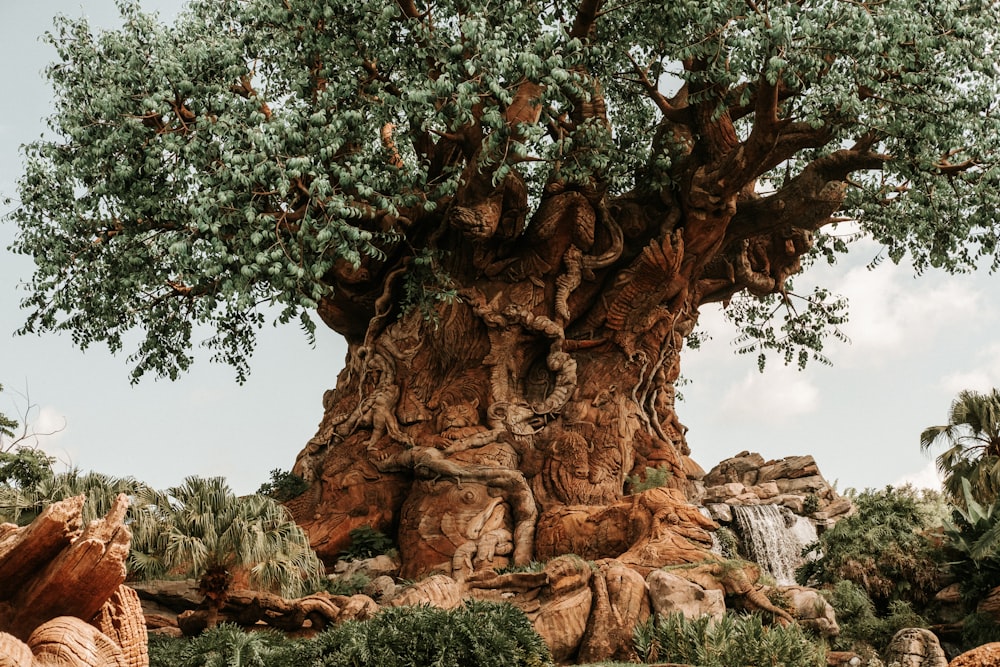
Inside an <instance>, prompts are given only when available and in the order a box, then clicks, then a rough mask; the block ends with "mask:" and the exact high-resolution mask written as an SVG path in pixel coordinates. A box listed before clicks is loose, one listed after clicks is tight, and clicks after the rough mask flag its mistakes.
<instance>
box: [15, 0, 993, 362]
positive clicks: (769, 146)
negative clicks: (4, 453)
mask: <svg viewBox="0 0 1000 667" xmlns="http://www.w3.org/2000/svg"><path fill="white" fill-rule="evenodd" d="M418 5H419V7H418ZM602 5H603V3H601V2H600V1H595V2H584V3H580V4H579V6H578V5H577V4H575V3H561V2H558V3H539V2H537V0H512V1H510V2H503V3H483V2H474V3H472V4H469V3H467V2H464V1H463V2H455V1H453V0H441V1H440V2H435V3H433V11H430V9H431V8H430V6H428V7H427V8H426V10H424V9H422V8H423V7H424V4H423V3H412V2H401V3H388V4H387V3H385V2H381V1H380V0H358V2H354V3H346V2H341V3H329V2H320V1H319V0H307V1H304V2H296V3H277V2H272V1H271V0H194V1H193V2H191V3H190V5H189V7H188V9H187V10H186V11H185V12H183V13H182V14H181V16H180V17H179V18H178V20H177V22H176V23H175V24H174V25H171V26H164V25H161V24H159V23H158V22H157V20H156V19H155V18H154V17H153V16H151V15H147V14H144V13H142V12H141V11H140V10H139V8H138V4H137V3H136V2H134V1H130V0H119V7H120V10H121V14H122V18H123V20H122V24H123V25H122V28H120V29H119V30H115V31H109V32H103V33H98V34H95V33H94V32H93V31H92V30H91V29H90V27H89V25H88V24H87V22H86V20H85V19H70V18H60V19H58V20H57V22H56V25H55V28H54V30H53V32H52V33H51V34H50V35H49V36H48V39H49V41H50V42H51V43H52V44H53V45H54V46H55V47H56V49H57V52H58V61H57V62H56V63H55V64H54V65H53V66H51V67H50V68H49V70H48V76H49V79H50V81H51V83H52V85H53V87H54V89H55V95H56V100H55V110H54V113H53V115H52V117H51V118H50V119H49V123H50V126H51V128H52V130H53V132H52V134H51V136H50V137H48V138H45V139H42V140H40V141H38V142H36V143H33V144H31V145H29V146H27V147H26V149H25V152H26V166H25V173H24V175H23V177H22V178H21V179H20V181H19V185H18V190H19V200H20V204H19V206H18V208H17V209H16V210H15V211H14V212H13V213H12V215H11V219H12V220H13V221H14V222H15V223H16V224H17V225H18V226H19V229H20V232H19V235H18V237H17V239H16V241H15V243H14V244H13V246H12V247H13V250H14V251H15V252H18V253H21V254H25V255H29V256H31V257H32V258H33V259H34V261H35V264H36V271H35V274H34V276H33V278H32V279H31V281H30V284H29V287H28V289H29V292H28V294H27V295H26V297H25V299H24V301H23V304H24V306H25V307H26V308H27V309H28V310H29V314H28V318H27V322H26V323H25V325H24V327H23V328H22V329H21V333H29V332H40V331H66V332H68V333H70V334H71V335H72V337H73V341H74V342H75V343H76V344H77V345H79V346H80V347H82V348H86V347H87V346H89V345H91V344H92V343H94V342H99V341H104V342H107V344H108V345H109V346H110V347H111V349H112V350H115V351H117V350H120V349H121V348H122V346H123V345H124V342H125V340H126V333H127V332H129V331H132V330H139V331H140V332H142V334H143V335H142V336H141V337H140V342H139V343H138V347H137V349H136V350H135V351H134V352H133V354H132V355H131V357H130V362H131V363H132V364H133V367H134V369H133V377H134V378H139V377H140V376H142V375H143V374H144V373H147V372H152V373H156V374H160V375H167V376H170V377H175V376H176V375H177V374H178V373H179V372H181V371H183V370H185V369H186V368H187V367H188V366H189V365H190V363H191V361H192V357H191V353H190V347H191V345H192V335H193V332H194V331H195V330H196V325H197V326H198V327H202V326H204V327H206V328H208V329H210V330H212V331H213V334H212V335H211V337H210V338H209V339H208V341H207V342H206V345H207V346H208V347H209V348H210V349H211V350H213V351H214V358H215V359H217V360H220V361H222V362H225V363H229V364H231V365H232V366H233V367H234V368H235V369H236V371H237V377H238V378H239V379H241V380H242V379H243V378H245V376H246V373H247V363H248V358H249V356H250V354H251V353H252V350H253V347H254V343H255V336H256V332H257V331H258V329H259V328H260V327H261V326H263V324H264V323H265V321H266V320H267V319H268V316H267V315H265V311H264V310H263V306H264V305H268V306H273V307H274V308H276V310H274V311H269V312H275V313H277V315H276V320H277V321H278V322H280V323H287V322H290V321H292V320H298V321H299V323H300V326H302V327H303V328H304V329H305V330H306V331H307V333H311V332H312V331H313V327H314V323H313V321H312V319H311V318H310V317H309V315H308V313H309V312H312V311H315V310H316V309H317V307H318V305H319V304H320V303H321V302H323V300H324V299H335V298H337V294H338V289H339V288H341V287H343V286H344V285H345V284H351V283H350V280H356V279H358V276H359V275H361V274H360V273H352V272H351V271H349V270H346V273H345V268H344V267H352V268H353V269H358V267H360V266H361V265H362V264H363V263H365V262H367V261H369V260H373V261H377V262H382V261H387V262H390V263H391V265H392V266H394V267H399V268H402V269H405V271H404V272H408V271H411V270H412V271H414V272H420V271H423V272H425V273H426V274H427V275H428V276H429V277H428V278H426V279H422V278H418V279H415V280H411V281H408V282H407V281H406V280H405V279H404V280H403V282H404V287H403V289H399V290H395V291H393V292H390V291H386V292H385V293H386V294H390V293H391V294H392V296H393V298H395V299H408V300H411V301H425V302H426V301H433V300H436V299H439V298H444V299H447V298H450V297H451V296H452V292H451V291H450V289H451V288H450V287H449V285H448V283H447V281H446V280H445V279H444V278H442V277H440V276H439V275H438V273H439V272H438V271H437V267H436V266H435V263H434V261H433V257H434V256H435V252H438V251H440V250H442V248H440V247H437V245H436V243H437V241H438V240H439V239H440V238H441V232H440V231H439V230H441V229H443V227H442V224H441V223H442V222H443V216H444V215H445V212H446V211H448V210H449V209H450V207H451V206H452V205H453V204H455V203H456V202H462V201H464V200H465V199H471V200H473V201H474V202H476V203H479V202H481V201H482V200H483V198H484V196H485V195H483V194H482V193H489V192H491V189H492V188H493V186H497V185H498V184H502V183H506V182H510V181H511V179H513V180H517V179H519V178H523V179H524V181H525V182H526V185H525V188H526V189H527V191H528V193H529V195H530V196H529V198H528V201H529V202H530V203H531V205H532V206H536V207H537V206H538V205H539V201H541V200H542V199H543V197H542V194H543V193H544V188H545V185H546V184H561V185H565V186H567V187H572V188H578V189H581V190H582V189H590V190H591V191H593V192H596V193H602V194H603V193H607V194H608V196H610V197H614V196H619V195H623V194H625V193H629V196H630V197H632V199H631V201H638V200H640V199H644V200H645V201H662V202H664V207H666V206H667V204H666V203H665V202H668V201H672V202H681V203H683V204H685V206H684V207H677V208H676V209H674V210H680V208H684V210H685V211H689V210H695V209H697V211H703V210H707V211H709V212H710V213H712V215H714V214H715V213H717V211H715V209H711V210H710V209H709V208H707V204H704V203H698V202H697V201H696V199H697V197H698V196H700V195H699V194H698V193H705V194H706V196H707V198H708V199H709V200H710V201H713V202H716V199H715V194H713V193H709V192H707V191H706V190H705V189H704V188H701V189H697V190H695V189H690V186H691V182H692V181H691V178H693V177H695V176H698V177H699V178H701V179H702V180H703V181H704V182H703V183H702V184H701V185H703V186H705V187H708V188H710V189H712V190H713V191H715V190H718V192H719V197H718V198H717V199H718V201H717V202H716V203H713V204H712V206H713V207H714V206H718V207H719V208H722V209H724V212H726V211H728V212H727V213H726V215H728V216H729V217H728V218H726V219H725V220H723V222H724V223H725V224H724V225H723V226H722V227H718V228H717V229H721V230H722V231H723V233H726V225H730V226H731V229H729V232H731V233H727V235H726V236H725V238H722V237H719V239H718V243H713V244H709V245H712V247H714V248H717V249H719V248H734V249H736V250H739V246H740V244H741V243H747V242H749V241H751V240H754V239H762V238H770V235H771V234H772V233H774V232H775V229H778V228H782V229H783V228H784V226H785V225H786V224H787V226H788V228H789V229H792V228H793V227H795V228H796V230H797V231H802V232H803V233H804V234H805V235H806V236H808V237H810V238H813V232H814V231H815V230H818V229H820V228H822V227H823V226H825V225H831V224H834V223H835V222H837V221H846V220H851V221H854V222H856V224H857V225H858V228H859V229H860V230H861V231H862V232H863V234H865V235H869V236H871V237H874V238H875V239H876V240H877V241H879V242H881V243H882V244H883V245H884V247H885V255H886V256H888V257H889V258H890V259H892V260H894V261H898V260H900V259H901V258H902V257H903V256H904V255H905V254H907V253H909V254H910V255H911V256H912V258H913V261H914V263H915V265H916V267H917V270H918V271H922V270H924V269H925V268H927V267H930V266H935V267H942V268H944V269H946V270H950V271H961V270H965V269H968V268H970V267H973V266H975V265H976V264H977V262H979V261H980V260H981V259H982V258H983V257H987V258H990V259H991V260H992V261H993V262H994V264H996V263H997V261H998V259H997V258H998V252H1000V244H998V243H997V238H998V235H997V233H996V224H997V222H996V213H995V211H997V210H998V209H1000V206H998V198H1000V187H997V181H998V170H997V166H996V162H995V160H996V153H997V149H998V143H1000V139H998V138H1000V127H998V124H1000V114H997V113H996V110H997V105H998V101H997V100H998V98H1000V95H998V83H997V82H998V73H997V71H996V68H995V66H994V63H993V59H992V58H989V57H983V54H989V53H994V52H996V50H997V48H998V46H997V35H996V31H995V29H994V28H995V26H996V25H997V23H998V21H1000V7H998V6H997V3H995V2H992V1H991V0H971V1H970V2H963V3H956V2H924V1H921V2H913V1H911V0H886V1H885V2H878V3H856V2H819V1H811V2H800V1H793V0H782V1H775V2H770V3H755V4H752V5H751V7H752V8H753V11H747V8H746V5H745V4H744V3H739V2H731V1H730V0H711V1H709V2H688V3H674V4H671V5H669V7H666V8H664V7H663V6H662V5H660V4H656V3H648V2H631V3H615V4H612V5H610V6H608V7H606V8H605V7H603V6H602ZM858 35H865V37H866V38H865V39H858ZM661 81H664V82H667V81H670V82H673V83H674V84H675V87H678V88H680V91H679V94H678V95H677V96H676V97H673V98H671V99H668V98H667V97H666V96H665V95H664V94H663V93H662V92H661V90H660V88H661V87H660V86H659V85H658V84H659V83H660V82H661ZM651 82H652V83H651ZM723 135H724V136H723ZM720 136H721V137H722V138H721V139H720ZM463 175H464V176H463ZM723 175H724V176H723ZM689 177H691V178H689ZM699 187H701V186H699ZM686 188H687V189H686ZM757 190H759V192H757ZM740 192H742V193H743V195H741V196H739V197H737V193H740ZM720 202H721V203H720ZM826 202H830V203H829V205H827V203H826ZM730 204H731V208H732V211H729V210H728V208H727V207H729V206H730ZM688 205H690V206H688ZM692 207H693V208H692ZM803 211H804V212H806V213H808V215H807V216H806V217H801V216H800V215H799V214H800V212H803ZM761 221H763V222H761ZM717 222H718V220H717V219H716V217H712V216H709V217H708V218H706V219H704V220H701V219H700V218H696V217H692V218H691V219H690V220H686V221H685V225H684V226H685V227H686V231H687V230H691V234H692V236H697V234H698V233H699V232H700V231H705V233H706V234H710V233H711V231H710V229H712V227H711V226H712V225H716V224H717ZM701 223H704V224H701ZM793 223H794V224H793ZM741 224H742V225H743V228H742V229H739V227H740V225H741ZM663 229H664V230H666V231H667V232H669V231H670V226H669V225H666V224H665V225H663ZM685 235H687V234H685ZM803 238H805V237H804V236H803ZM816 238H817V239H818V240H819V243H818V246H817V250H816V251H815V252H816V253H818V254H823V255H825V256H827V257H828V258H829V257H833V256H834V255H835V254H836V253H838V252H840V251H842V250H843V249H844V247H846V243H845V241H844V240H843V239H840V238H834V240H830V239H831V238H832V237H830V236H829V235H824V234H819V235H817V236H816ZM724 241H725V242H724ZM793 241H794V240H793V239H784V241H783V243H786V244H791V243H793ZM811 244H812V241H810V242H809V245H811ZM781 247H790V246H787V245H782V246H781ZM803 251H804V250H803ZM691 252H695V251H694V250H693V249H692V250H691ZM797 252H798V251H797ZM711 259H712V258H711V257H704V258H699V261H702V260H703V263H702V264H701V265H705V264H706V263H708V262H709V261H710V260H711ZM376 268H381V267H376ZM792 268H793V269H797V266H795V267H792ZM345 275H347V277H348V278H349V279H350V280H341V279H340V277H343V276H345ZM377 275H380V276H388V275H393V276H396V275H398V274H396V273H395V271H394V270H386V271H381V270H380V271H378V272H377ZM374 287H375V288H376V291H375V292H374V293H376V294H378V293H382V291H381V289H379V288H380V286H379V285H378V284H376V285H374ZM745 287H746V285H742V286H740V287H739V289H744V288H745ZM737 291H738V290H737ZM765 292H766V293H765ZM741 294H743V293H742V292H741ZM736 296H737V299H736V300H735V302H734V307H733V308H732V309H731V311H730V313H731V316H732V317H733V319H735V320H737V321H738V322H739V323H740V324H741V326H742V327H743V329H744V336H743V337H742V339H741V340H742V341H743V343H744V346H745V347H746V349H747V350H753V351H754V352H761V351H766V350H774V351H776V352H777V353H778V354H779V355H780V356H782V357H783V358H784V359H785V360H786V361H797V362H798V363H800V364H801V363H802V362H803V361H804V360H805V359H807V358H809V357H815V358H819V359H821V360H822V359H823V357H822V342H823V339H824V334H825V333H827V332H829V331H830V330H831V328H832V329H833V332H834V335H836V327H837V326H838V325H839V323H840V322H842V321H843V315H842V313H841V310H840V308H839V305H838V304H839V301H838V299H836V298H835V297H833V296H832V295H830V294H829V293H828V292H827V291H825V290H823V289H822V288H818V289H817V290H816V291H815V292H814V293H812V294H811V295H809V296H806V297H803V299H804V304H805V305H804V307H801V306H795V303H796V301H797V298H796V297H795V294H794V292H791V291H790V290H789V289H788V288H786V286H785V285H784V277H782V279H781V280H780V281H778V284H775V285H771V286H767V287H766V288H756V289H755V291H754V294H753V297H752V298H746V299H743V298H742V297H741V296H740V295H736ZM759 296H762V298H764V299H765V301H763V302H761V301H758V300H756V297H759ZM720 300H725V301H728V300H729V299H728V297H727V296H722V297H720ZM326 312H328V311H326ZM775 312H784V313H785V315H786V317H785V319H784V324H783V325H778V326H774V325H771V324H770V320H771V318H772V316H773V315H774V314H775ZM331 326H334V325H331ZM344 326H348V325H347V324H345V325H344ZM334 328H337V327H336V326H334Z"/></svg>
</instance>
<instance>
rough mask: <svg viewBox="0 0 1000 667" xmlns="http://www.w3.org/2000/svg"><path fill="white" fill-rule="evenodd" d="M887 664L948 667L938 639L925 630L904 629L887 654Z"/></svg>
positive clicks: (896, 637) (898, 633)
mask: <svg viewBox="0 0 1000 667" xmlns="http://www.w3.org/2000/svg"><path fill="white" fill-rule="evenodd" d="M885 664H887V665H894V666H898V667H948V658H946V657H945V655H944V651H943V650H942V649H941V644H940V642H938V638H937V637H936V636H935V635H934V633H933V632H931V631H930V630H925V629H924V628H903V629H902V630H900V631H899V632H897V633H896V634H895V635H894V636H893V638H892V641H890V642H889V647H888V648H887V649H886V652H885Z"/></svg>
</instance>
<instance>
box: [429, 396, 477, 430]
mask: <svg viewBox="0 0 1000 667" xmlns="http://www.w3.org/2000/svg"><path fill="white" fill-rule="evenodd" d="M436 425H437V430H438V433H444V432H445V431H447V430H448V429H452V428H462V427H465V426H478V425H479V399H476V400H475V401H473V402H472V403H459V404H458V405H448V404H447V403H444V404H443V405H442V406H441V412H439V413H438V416H437V423H436Z"/></svg>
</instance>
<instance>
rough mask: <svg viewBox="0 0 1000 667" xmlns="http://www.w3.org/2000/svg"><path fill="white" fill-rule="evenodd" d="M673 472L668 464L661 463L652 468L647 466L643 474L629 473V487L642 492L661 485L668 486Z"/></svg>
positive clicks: (634, 491) (633, 491) (635, 491)
mask: <svg viewBox="0 0 1000 667" xmlns="http://www.w3.org/2000/svg"><path fill="white" fill-rule="evenodd" d="M672 476H673V473H672V472H670V468H668V467H667V466H666V465H661V466H658V467H656V468H651V467H649V466H646V469H645V470H644V471H643V472H642V474H641V475H639V474H636V475H629V477H628V479H627V480H626V481H628V484H629V488H630V489H631V490H632V491H631V492H632V493H642V492H643V491H649V490H650V489H658V488H660V487H661V486H666V485H667V484H669V483H670V478H671V477H672Z"/></svg>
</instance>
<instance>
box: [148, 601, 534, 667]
mask: <svg viewBox="0 0 1000 667" xmlns="http://www.w3.org/2000/svg"><path fill="white" fill-rule="evenodd" d="M216 665H218V666H219V667H222V666H223V665H225V666H226V667H244V666H245V667H257V666H264V665H266V666H267V667H285V666H286V665H287V666H288V667H355V666H356V665H378V666H379V667H466V666H467V665H476V667H551V666H552V665H553V662H552V658H551V656H550V654H549V649H548V647H547V646H546V645H545V642H544V641H542V638H541V637H539V636H538V634H537V633H536V632H535V631H534V629H533V628H532V627H531V624H530V623H529V622H528V619H527V617H526V616H525V615H524V613H523V612H522V611H520V610H519V609H517V608H516V607H514V606H512V605H509V604H506V603H497V602H483V601H474V600H469V601H467V602H466V603H465V605H463V606H462V607H459V608H458V609H453V610H450V611H445V610H443V609H438V608H435V607H428V606H420V607H389V608H385V609H383V610H382V611H380V612H379V613H378V614H376V615H375V616H374V617H373V618H371V619H368V620H365V621H347V622H344V623H340V624H337V625H335V626H333V627H331V628H328V629H327V630H325V631H323V632H322V633H320V634H319V635H317V636H316V637H315V638H313V639H309V640H290V639H286V638H284V637H283V636H281V635H278V634H276V633H270V632H257V631H255V632H249V633H248V632H244V631H242V630H240V629H239V628H238V627H236V626H232V625H221V626H219V627H217V628H215V629H212V630H207V631H206V632H205V633H203V634H202V635H201V636H200V637H198V638H196V639H193V640H166V639H162V638H151V639H150V667H168V666H169V667H214V666H216Z"/></svg>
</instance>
